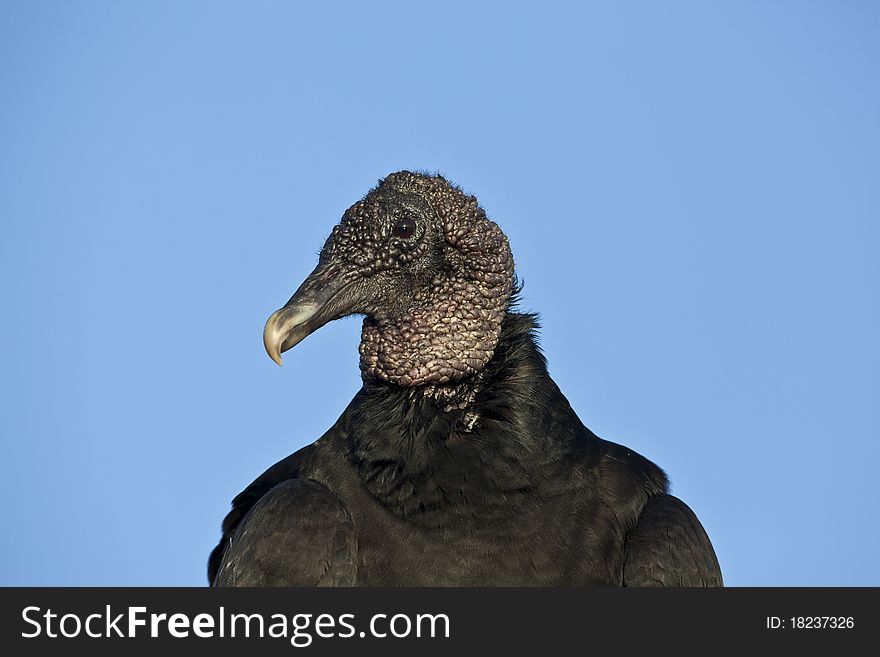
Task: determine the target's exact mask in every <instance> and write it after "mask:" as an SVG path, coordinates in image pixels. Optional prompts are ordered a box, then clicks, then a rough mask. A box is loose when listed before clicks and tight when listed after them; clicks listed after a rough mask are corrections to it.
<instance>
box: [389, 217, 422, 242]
mask: <svg viewBox="0 0 880 657" xmlns="http://www.w3.org/2000/svg"><path fill="white" fill-rule="evenodd" d="M391 234H392V235H394V237H399V238H401V239H404V240H406V239H409V238H410V237H412V236H413V235H415V234H416V222H415V221H413V220H412V219H410V218H409V217H405V218H404V219H401V220H400V221H398V222H397V224H395V226H394V229H393V230H392V231H391Z"/></svg>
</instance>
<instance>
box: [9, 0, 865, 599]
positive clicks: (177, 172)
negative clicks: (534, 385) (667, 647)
mask: <svg viewBox="0 0 880 657" xmlns="http://www.w3.org/2000/svg"><path fill="white" fill-rule="evenodd" d="M878 64H880V5H878V4H877V3H875V2H848V1H847V2H836V1H831V0H828V1H827V2H793V1H792V2H780V1H776V2H727V3H714V2H713V3H707V2H671V3H656V2H643V3H622V2H614V3H612V2H608V3H601V4H599V3H559V2H546V1H545V2H534V3H474V2H442V3H414V2H400V3H386V2H378V3H354V2H352V3H331V2H326V3H296V4H295V3H288V2H247V3H244V2H241V3H222V2H157V1H151V2H143V3H134V2H109V1H107V2H100V3H95V2H76V3H72V2H24V1H21V2H3V3H2V4H0V89H2V103H0V217H2V239H0V272H2V274H0V275H2V279H0V286H2V288H0V290H2V304H0V321H2V340H0V358H2V374H0V432H2V444H0V449H2V452H0V513H2V522H3V527H4V528H3V531H2V541H0V584H5V585H53V584H59V585H67V584H87V585H92V584H95V585H97V584H109V585H124V584H137V585H171V584H175V585H190V584H192V585H200V584H203V583H204V582H205V561H206V558H207V556H208V552H209V551H210V550H211V548H212V547H213V546H214V544H215V543H216V541H217V539H218V537H219V524H220V521H221V519H222V517H223V515H224V514H225V513H226V511H227V509H228V505H229V501H230V499H231V498H232V497H233V496H234V495H235V494H236V493H238V492H239V491H240V490H241V489H242V488H243V487H244V486H245V485H246V484H248V483H249V482H250V481H251V480H252V479H253V478H254V477H256V476H257V475H258V474H260V473H261V472H262V471H263V470H264V469H265V468H266V467H268V466H269V465H271V464H272V463H274V462H275V461H277V460H278V459H280V458H282V457H284V456H286V455H287V454H289V453H291V452H292V451H294V450H296V449H297V448H299V447H301V446H303V445H305V444H306V443H309V442H311V441H313V440H314V439H316V438H317V437H319V436H320V435H321V434H322V433H323V432H324V431H325V430H326V429H327V428H328V427H329V426H330V425H331V424H332V422H333V421H334V420H335V419H336V418H337V417H338V415H339V414H340V413H341V411H342V409H343V408H344V407H345V405H346V404H347V403H348V401H349V400H350V398H351V397H352V395H353V394H354V393H355V391H356V390H357V388H358V386H359V376H358V369H357V351H356V348H357V342H358V337H359V330H360V329H359V327H360V322H359V321H358V320H351V319H350V320H344V321H340V322H336V323H334V324H332V325H329V326H327V327H325V328H324V329H322V330H321V331H320V332H318V333H317V334H315V335H314V336H312V337H310V338H309V339H308V340H307V341H306V342H304V343H303V344H302V345H300V346H299V347H297V348H296V349H295V350H294V351H293V352H291V353H290V354H288V355H287V357H286V367H284V368H283V369H281V368H278V367H277V366H276V365H274V364H273V363H272V362H271V361H270V360H269V358H268V357H267V356H266V355H265V353H264V351H263V346H262V341H261V334H262V328H263V323H264V321H265V319H266V317H267V316H268V315H269V313H271V312H272V311H273V310H274V309H275V308H277V307H278V306H280V305H281V304H282V303H283V302H285V301H286V300H287V298H288V297H289V296H290V294H291V293H292V291H293V290H294V289H295V287H296V286H297V285H298V284H299V282H300V281H301V280H302V278H303V277H304V276H305V275H306V274H307V273H308V272H309V271H310V270H311V269H312V267H313V266H314V264H315V254H316V252H317V250H318V249H319V248H320V246H321V244H322V243H323V240H324V238H325V237H326V235H327V234H328V233H329V230H330V228H331V227H332V226H333V224H334V223H335V222H336V221H337V220H338V218H339V216H340V215H341V213H342V212H343V211H344V210H345V208H346V207H348V205H350V204H351V203H352V202H354V201H355V200H357V199H358V198H359V197H360V196H362V195H363V194H364V193H365V192H366V191H367V190H368V189H369V188H370V187H371V186H372V185H373V184H374V183H375V182H376V180H377V179H378V178H379V177H381V176H383V175H385V174H387V173H389V172H391V171H395V170H399V169H402V168H425V169H430V170H439V171H441V172H443V173H445V174H446V175H447V176H448V177H450V178H451V179H453V180H455V181H456V182H458V183H459V184H460V185H462V186H463V187H464V188H465V189H466V190H468V191H470V192H473V193H475V194H476V195H477V197H478V198H479V199H480V201H481V203H482V204H483V206H484V207H485V208H486V210H487V211H488V213H489V215H490V216H491V217H492V218H494V219H495V220H496V221H497V222H498V223H499V224H501V226H502V227H503V228H504V229H505V231H506V232H507V233H508V235H509V236H510V239H511V243H512V246H513V249H514V254H515V256H516V260H517V266H518V271H519V274H520V276H521V277H522V278H523V279H524V280H525V283H526V287H525V294H524V303H523V306H524V307H525V308H526V309H529V310H535V311H539V312H540V313H541V315H542V318H543V324H544V327H545V328H544V330H543V345H544V348H545V350H546V353H547V356H548V358H549V361H550V368H551V373H552V374H553V376H554V377H555V379H556V380H557V382H558V383H559V384H560V387H561V388H562V390H563V391H564V392H565V393H566V395H567V396H568V397H569V399H570V400H571V402H572V404H573V405H574V407H575V409H576V410H577V411H578V413H579V414H580V416H581V418H582V419H583V420H584V422H585V423H586V424H587V426H589V427H590V428H592V429H593V430H594V431H595V432H597V433H598V434H599V435H601V436H603V437H605V438H607V439H610V440H614V441H617V442H621V443H624V444H626V445H628V446H630V447H631V448H633V449H636V450H637V451H639V452H641V453H642V454H644V455H645V456H647V457H649V458H651V459H653V460H655V461H656V462H657V463H658V464H660V465H661V466H662V467H663V468H665V469H666V470H667V472H668V473H669V475H670V477H671V479H672V482H673V490H674V492H675V493H676V494H677V495H679V496H680V497H682V498H683V499H685V500H686V501H687V502H688V503H689V504H690V505H691V506H692V507H693V509H694V510H695V511H696V512H697V514H698V515H699V517H700V518H701V519H702V521H703V523H704V525H705V527H706V529H707V530H708V532H709V534H710V536H711V538H712V540H713V542H714V544H715V547H716V549H717V552H718V556H719V559H720V561H721V565H722V568H723V571H724V574H725V577H726V581H727V583H728V584H731V585H868V584H870V585H875V586H876V585H880V560H878V558H877V555H878V554H880V523H878V522H877V514H878V504H877V503H878V497H880V493H878V485H877V481H878V479H877V477H878V475H877V468H878V462H880V413H878V408H880V404H878V402H880V345H878V337H880V304H878V301H880V299H878V287H880V258H878V252H880V239H878V238H880V228H878V223H880V222H878V220H880V216H878V211H880V75H878Z"/></svg>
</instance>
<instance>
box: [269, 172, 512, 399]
mask: <svg viewBox="0 0 880 657" xmlns="http://www.w3.org/2000/svg"><path fill="white" fill-rule="evenodd" d="M513 289H514V270H513V256H512V255H511V253H510V246H509V245H508V242H507V237H506V236H505V235H504V233H503V232H501V229H500V228H499V227H498V226H497V225H496V224H495V223H494V222H492V221H490V220H489V219H488V218H487V217H486V213H485V212H484V211H483V210H482V208H480V206H479V205H478V204H477V200H476V198H474V197H473V196H468V195H467V194H465V193H464V192H462V191H461V190H460V189H459V188H457V187H455V186H454V185H452V184H451V183H449V182H448V181H447V180H445V179H444V178H443V177H442V176H439V175H438V176H429V175H423V174H418V173H411V172H409V171H400V172H398V173H393V174H391V175H389V176H387V177H386V178H385V179H383V180H381V181H380V182H379V184H378V185H377V186H376V187H375V188H374V189H373V190H371V191H370V192H369V193H368V194H367V195H366V197H364V198H363V199H362V200H361V201H358V202H357V203H355V204H354V205H352V206H351V207H350V208H349V209H348V210H346V212H345V214H344V215H343V216H342V220H341V221H340V222H339V224H338V225H336V226H335V227H334V228H333V232H332V233H331V234H330V237H329V238H328V239H327V242H326V243H325V244H324V248H323V249H322V250H321V254H320V257H319V260H318V266H317V267H316V268H315V270H314V271H313V272H312V273H311V274H310V275H309V276H308V278H306V280H305V281H304V282H303V284H302V285H300V287H299V289H298V290H297V291H296V293H295V294H294V295H293V296H292V297H291V298H290V301H288V302H287V304H285V306H284V307H283V308H280V309H279V310H276V311H275V312H274V313H272V315H271V316H270V317H269V320H268V321H267V322H266V328H265V330H264V332H263V342H264V343H265V345H266V351H267V352H268V354H269V356H270V357H271V358H272V360H274V361H275V362H276V363H278V364H279V365H280V364H281V354H282V353H283V352H284V351H286V350H288V349H290V348H291V347H293V346H294V345H296V344H297V343H299V342H300V341H301V340H303V338H305V337H306V336H307V335H309V334H310V333H312V332H313V331H316V330H317V329H319V328H320V327H321V326H323V325H324V324H326V323H327V322H329V321H332V320H334V319H338V318H340V317H345V316H347V315H352V314H359V315H364V316H365V318H364V324H363V329H362V333H361V343H360V367H361V373H362V376H363V378H364V379H365V380H368V379H378V380H382V381H387V382H389V383H393V384H397V385H399V386H404V387H413V386H423V385H431V384H433V385H444V384H448V383H455V382H459V381H462V380H464V379H465V378H467V377H469V376H472V375H474V374H476V373H477V372H479V371H480V370H482V368H483V367H484V366H485V364H486V363H487V362H488V361H489V359H490V357H491V356H492V353H493V351H494V350H495V347H496V345H497V343H498V339H499V336H500V334H501V321H502V319H503V318H504V315H505V313H506V311H507V307H508V304H509V302H510V297H511V293H512V292H513Z"/></svg>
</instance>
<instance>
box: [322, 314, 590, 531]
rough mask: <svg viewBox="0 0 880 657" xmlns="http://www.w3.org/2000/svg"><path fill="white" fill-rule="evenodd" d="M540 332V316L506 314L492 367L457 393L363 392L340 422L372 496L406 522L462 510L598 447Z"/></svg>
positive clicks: (371, 386)
mask: <svg viewBox="0 0 880 657" xmlns="http://www.w3.org/2000/svg"><path fill="white" fill-rule="evenodd" d="M536 329H537V324H536V323H535V317H534V316H533V315H525V314H518V313H508V314H507V315H506V317H505V318H504V321H503V323H502V328H501V337H500V339H499V341H498V346H497V347H496V349H495V351H494V353H493V355H492V357H491V359H490V360H489V362H488V363H487V364H486V366H485V367H484V368H483V369H482V370H481V371H480V372H479V373H478V374H476V375H474V376H473V377H470V378H469V379H467V380H465V381H464V382H462V383H459V384H456V385H455V386H453V387H449V388H444V387H442V386H433V387H432V386H422V387H418V388H406V387H401V386H398V385H395V384H392V383H386V382H381V381H372V382H367V383H365V384H364V387H363V388H362V389H361V391H360V392H359V393H358V395H357V396H356V397H355V399H354V401H353V402H352V404H351V405H350V406H349V408H348V409H347V410H346V412H345V413H344V415H343V417H342V418H340V420H341V421H342V423H343V427H344V428H345V430H346V431H345V433H346V435H347V436H348V440H349V449H350V452H351V456H352V459H353V461H354V463H355V465H356V466H357V468H358V470H359V472H360V474H361V477H362V479H363V483H364V486H365V488H366V489H367V490H368V491H370V492H371V493H372V494H373V495H375V496H376V497H377V498H378V499H379V500H380V501H381V502H383V503H384V504H385V505H386V506H389V507H391V508H394V509H397V510H398V511H399V512H400V513H402V514H404V515H407V516H413V515H414V514H415V515H419V513H421V512H426V509H431V508H437V507H439V506H442V507H443V508H446V509H447V510H448V509H449V508H454V507H456V506H459V507H461V508H462V509H464V508H465V507H468V506H473V504H476V503H479V504H486V503H487V498H491V497H492V496H494V497H495V498H496V499H502V498H504V499H506V498H507V497H509V495H510V493H511V491H522V490H526V489H529V488H533V487H534V486H536V485H537V483H538V482H536V481H532V477H534V476H537V473H546V471H547V466H548V465H550V464H552V463H556V462H558V461H560V460H561V459H563V458H565V456H566V455H567V454H570V453H571V452H572V451H574V450H575V448H576V445H577V444H580V445H581V447H580V449H583V446H584V444H585V443H584V442H583V438H584V437H585V436H586V437H588V438H591V439H592V440H593V441H595V440H596V439H595V436H593V434H592V433H590V432H589V430H588V429H586V428H585V427H584V426H583V424H581V422H580V420H579V419H578V418H577V415H576V414H575V413H574V411H573V410H572V408H571V406H570V405H569V403H568V400H566V398H565V397H564V396H563V395H562V393H561V392H560V391H559V388H558V387H557V386H556V384H555V383H554V382H553V380H552V379H551V378H550V376H549V374H548V372H547V366H546V361H545V360H544V357H543V355H542V354H541V352H540V351H539V349H538V347H537V344H536V342H535V331H536ZM588 443H589V444H593V443H591V442H589V440H588Z"/></svg>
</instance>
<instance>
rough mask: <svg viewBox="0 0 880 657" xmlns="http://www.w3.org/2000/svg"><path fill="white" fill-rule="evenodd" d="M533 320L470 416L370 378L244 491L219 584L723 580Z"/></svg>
mask: <svg viewBox="0 0 880 657" xmlns="http://www.w3.org/2000/svg"><path fill="white" fill-rule="evenodd" d="M534 329H535V326H534V320H533V317H532V316H529V315H522V314H516V313H508V314H507V316H506V317H505V319H504V321H503V324H502V330H501V338H500V340H499V342H498V345H497V347H496V348H495V350H494V353H493V355H492V358H491V360H490V361H489V363H488V364H487V365H486V367H485V369H484V370H483V372H482V373H481V380H480V381H481V383H480V386H479V387H478V388H477V392H476V398H475V399H474V400H473V402H472V404H470V405H469V406H468V410H467V411H466V410H461V411H450V410H449V408H448V407H444V403H443V402H441V401H438V400H437V399H436V398H434V397H432V396H430V395H426V394H424V391H423V390H422V389H421V388H417V387H416V388H407V387H401V386H398V385H395V384H394V383H387V382H383V381H379V380H366V381H365V383H364V387H363V388H362V389H361V390H360V391H359V392H358V393H357V395H356V396H355V398H354V399H353V400H352V402H351V403H350V404H349V406H348V407H347V408H346V409H345V411H344V412H343V414H342V416H341V417H340V418H339V420H338V421H337V422H336V424H335V425H334V426H333V427H332V428H331V429H330V430H329V431H328V432H327V433H326V434H325V435H324V436H322V437H321V438H320V439H319V440H318V441H316V442H315V443H313V444H311V445H309V446H307V447H305V448H303V449H301V450H300V451H298V452H296V453H295V454H293V455H292V456H290V457H288V458H286V459H284V460H283V461H281V462H279V463H277V464H276V465H275V466H273V467H272V468H270V469H269V470H267V471H266V472H265V473H264V474H263V475H262V476H261V477H259V478H258V479H257V480H256V481H255V482H254V483H253V484H251V486H249V487H248V488H247V489H246V490H245V491H244V492H242V493H241V494H240V495H239V496H238V497H237V498H236V499H235V500H234V502H233V509H232V511H231V512H230V514H229V515H228V516H227V518H226V520H225V521H224V525H223V538H222V540H221V542H220V544H219V545H218V546H217V548H215V550H214V552H213V553H212V555H211V558H210V562H209V569H208V576H209V580H210V581H211V582H212V583H213V584H215V585H220V586H249V585H256V586H263V585H361V586H363V585H366V586H369V585H391V586H397V585H438V586H439V585H466V586H470V585H490V586H494V585H497V586H505V585H538V586H552V585H610V586H621V585H623V586H627V585H630V586H633V585H634V586H657V585H659V586H680V585H684V586H720V585H721V583H722V582H721V572H720V569H719V566H718V562H717V560H716V558H715V553H714V551H713V549H712V546H711V543H710V542H709V539H708V537H707V536H706V533H705V532H704V531H703V528H702V526H701V525H700V523H699V521H698V520H697V519H696V517H695V516H694V514H693V513H692V512H691V511H690V509H688V508H687V506H685V505H684V503H683V502H681V501H680V500H677V499H676V498H674V497H672V496H670V495H669V494H668V485H667V479H666V476H665V475H664V473H663V472H662V471H661V470H660V469H659V468H658V467H657V466H655V465H654V464H653V463H651V462H650V461H648V460H647V459H645V458H643V457H642V456H640V455H638V454H636V453H635V452H633V451H632V450H629V449H627V448H626V447H623V446H620V445H617V444H614V443H611V442H607V441H604V440H602V439H600V438H598V437H596V436H595V435H594V434H593V433H592V432H590V431H589V429H587V428H586V427H584V425H583V424H582V423H581V421H580V420H579V419H578V417H577V416H576V415H575V413H574V411H573V410H572V409H571V407H570V405H569V403H568V401H567V400H566V398H565V397H564V396H563V395H562V393H561V392H560V391H559V389H558V387H557V386H556V384H555V383H554V382H553V380H552V379H551V378H550V376H549V374H548V373H547V369H546V364H545V362H544V359H543V356H542V355H541V354H540V352H539V350H538V348H537V346H536V344H535V339H534ZM469 413H475V414H476V416H477V417H478V418H479V421H477V422H476V423H473V422H472V421H471V420H470V419H469V417H472V416H470V415H468V414H469Z"/></svg>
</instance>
